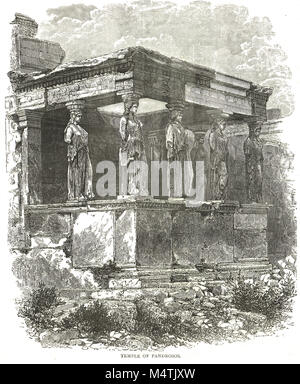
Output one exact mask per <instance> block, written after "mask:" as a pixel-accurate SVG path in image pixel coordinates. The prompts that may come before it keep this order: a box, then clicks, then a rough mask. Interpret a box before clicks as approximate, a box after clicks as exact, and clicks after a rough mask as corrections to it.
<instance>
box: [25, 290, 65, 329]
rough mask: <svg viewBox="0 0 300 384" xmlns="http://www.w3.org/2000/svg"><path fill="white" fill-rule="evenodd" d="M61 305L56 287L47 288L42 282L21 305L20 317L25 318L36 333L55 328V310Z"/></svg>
mask: <svg viewBox="0 0 300 384" xmlns="http://www.w3.org/2000/svg"><path fill="white" fill-rule="evenodd" d="M60 303H61V301H60V298H59V296H58V293H57V290H56V288H55V287H51V288H49V287H46V285H45V284H44V283H43V282H40V283H39V285H38V288H37V289H34V290H33V291H32V292H31V293H30V294H29V297H28V298H26V299H24V300H23V302H22V303H21V306H20V309H19V312H18V315H19V316H21V317H23V318H24V319H25V321H26V322H27V323H29V326H30V327H31V328H32V329H33V331H34V332H39V331H41V330H42V329H49V328H52V327H54V326H55V322H54V321H53V314H54V310H55V308H56V307H57V306H58V305H59V304H60Z"/></svg>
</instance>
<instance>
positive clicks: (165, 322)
mask: <svg viewBox="0 0 300 384" xmlns="http://www.w3.org/2000/svg"><path fill="white" fill-rule="evenodd" d="M136 308H137V318H136V332H138V333H142V334H145V335H147V336H150V337H152V338H154V339H158V338H160V337H162V336H163V335H164V334H167V333H168V334H170V335H179V334H180V333H181V330H182V325H181V319H180V316H178V315H177V314H169V313H167V312H165V311H163V310H162V309H161V308H160V307H159V306H158V305H156V304H155V303H154V302H152V301H151V300H148V299H138V300H137V301H136Z"/></svg>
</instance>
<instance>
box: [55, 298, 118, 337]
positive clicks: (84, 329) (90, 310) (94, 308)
mask: <svg viewBox="0 0 300 384" xmlns="http://www.w3.org/2000/svg"><path fill="white" fill-rule="evenodd" d="M61 327H62V328H64V329H72V328H75V329H77V330H78V331H79V333H80V334H81V335H91V336H93V335H103V334H106V333H108V332H110V331H112V330H114V329H115V328H114V327H115V323H114V320H113V319H112V318H111V317H109V315H108V313H107V310H106V309H105V307H104V306H103V304H102V303H101V302H100V301H99V300H96V301H94V302H93V303H92V304H89V305H87V306H85V305H84V304H82V305H80V306H79V307H78V308H77V309H76V310H75V311H74V312H72V313H70V314H69V315H68V317H66V318H65V319H63V320H62V323H61Z"/></svg>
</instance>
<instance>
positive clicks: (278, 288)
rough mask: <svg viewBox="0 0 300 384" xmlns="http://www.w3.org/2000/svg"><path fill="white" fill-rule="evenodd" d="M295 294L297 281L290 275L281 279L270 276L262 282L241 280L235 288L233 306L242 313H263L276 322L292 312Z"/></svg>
mask: <svg viewBox="0 0 300 384" xmlns="http://www.w3.org/2000/svg"><path fill="white" fill-rule="evenodd" d="M295 294H296V286H295V280H294V278H292V277H291V276H289V275H288V276H284V277H282V278H280V279H272V275H270V276H269V277H268V278H267V279H263V280H262V281H252V280H243V279H239V280H238V281H237V283H236V284H235V285H234V288H233V304H234V305H235V306H236V308H237V309H240V310H242V311H246V312H256V313H261V314H263V315H265V316H266V317H267V319H268V320H274V319H279V318H281V317H282V315H283V314H284V312H286V311H289V310H291V301H292V298H293V297H294V296H295Z"/></svg>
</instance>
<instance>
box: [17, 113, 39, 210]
mask: <svg viewBox="0 0 300 384" xmlns="http://www.w3.org/2000/svg"><path fill="white" fill-rule="evenodd" d="M43 115H44V111H38V110H21V111H19V112H18V118H19V128H20V131H21V132H22V203H23V205H27V204H41V203H42V201H43V196H42V152H41V123H42V117H43Z"/></svg>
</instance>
